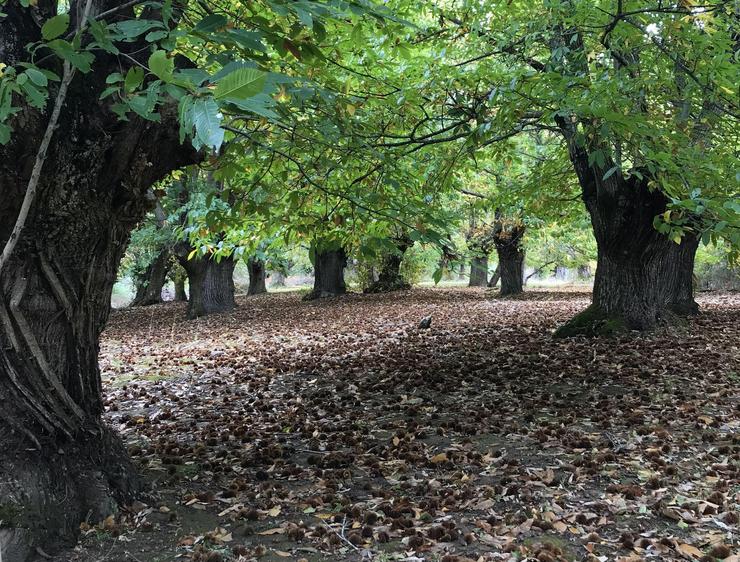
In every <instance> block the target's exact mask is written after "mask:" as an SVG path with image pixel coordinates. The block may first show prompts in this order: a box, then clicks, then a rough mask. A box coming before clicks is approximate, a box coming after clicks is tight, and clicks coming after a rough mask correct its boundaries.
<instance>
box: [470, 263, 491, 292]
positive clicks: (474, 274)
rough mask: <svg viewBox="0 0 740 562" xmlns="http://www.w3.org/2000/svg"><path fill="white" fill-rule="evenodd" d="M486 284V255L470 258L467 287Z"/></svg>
mask: <svg viewBox="0 0 740 562" xmlns="http://www.w3.org/2000/svg"><path fill="white" fill-rule="evenodd" d="M487 285H488V256H483V257H475V258H473V259H471V260H470V281H468V287H485V286H487Z"/></svg>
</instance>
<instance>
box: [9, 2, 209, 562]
mask: <svg viewBox="0 0 740 562" xmlns="http://www.w3.org/2000/svg"><path fill="white" fill-rule="evenodd" d="M97 5H98V4H96V6H97ZM3 12H6V13H9V15H8V17H7V18H0V60H3V61H4V62H5V63H7V64H9V65H15V64H16V63H18V62H19V61H18V59H16V58H15V57H16V56H23V49H22V48H20V49H15V48H14V47H13V46H12V45H11V46H10V48H9V47H8V45H7V41H13V40H14V39H17V40H18V41H19V42H20V45H21V46H22V45H23V44H25V43H27V42H31V41H37V40H38V39H39V27H38V25H37V24H36V23H34V21H33V19H32V18H31V15H32V10H29V9H27V8H21V7H20V6H18V5H17V4H16V3H15V2H10V3H6V4H5V5H4V6H3ZM70 12H71V13H77V12H76V11H75V5H74V4H73V6H72V8H71V9H70ZM26 24H27V25H26ZM24 26H25V27H24ZM112 62H114V63H115V64H114V65H113V64H112V65H111V68H115V69H116V70H120V69H119V64H120V61H117V59H113V61H112ZM104 64H106V63H105V60H99V61H96V65H100V68H101V69H100V70H99V71H96V72H94V73H90V74H87V75H84V76H83V75H81V74H78V75H77V76H76V77H75V79H74V80H73V82H72V84H71V86H70V92H69V95H68V97H67V101H66V104H65V106H64V107H63V109H62V113H61V117H60V120H59V124H58V127H57V132H56V133H55V136H54V137H53V139H52V142H51V145H50V146H49V150H48V153H47V158H46V161H45V164H44V168H43V172H42V175H41V179H40V183H39V186H38V191H37V195H36V199H35V200H34V202H33V205H32V207H31V211H30V213H29V215H28V218H27V221H26V223H25V226H24V228H23V230H22V231H21V236H20V238H19V241H18V245H17V246H16V247H15V250H14V252H13V254H12V256H11V258H10V261H9V262H8V264H7V266H6V267H5V268H4V269H3V271H2V273H1V274H0V451H1V452H2V454H0V514H1V515H0V518H1V519H2V520H3V523H2V528H0V551H2V559H3V561H4V562H8V561H10V562H21V561H24V560H26V558H27V556H28V555H29V554H30V553H32V552H33V551H34V550H35V548H36V547H40V548H43V549H44V550H45V551H47V552H49V553H52V554H53V553H54V552H55V551H56V549H57V548H58V547H59V546H60V545H61V544H62V543H64V542H69V541H70V540H71V541H74V539H75V535H76V533H77V532H78V530H79V523H80V522H81V521H83V520H84V519H85V518H86V517H89V519H90V521H99V520H101V519H102V518H104V517H105V516H106V515H108V514H110V513H111V512H112V511H113V510H114V509H115V506H116V505H117V504H119V503H121V502H126V501H128V500H130V499H131V498H132V496H133V494H134V493H135V492H136V491H137V489H138V486H139V484H138V482H137V478H136V476H135V474H134V470H133V468H132V465H131V463H130V461H129V460H128V457H127V455H126V452H125V450H124V447H123V445H122V443H121V441H120V439H119V438H118V436H117V435H116V434H114V433H113V432H111V430H110V429H109V428H107V427H106V426H105V425H104V424H103V422H102V420H101V417H100V416H101V413H102V411H103V401H102V397H101V381H100V373H99V370H98V351H99V336H100V333H101V331H102V330H103V328H104V326H105V323H106V321H107V318H108V314H109V310H110V297H111V291H112V288H113V284H114V282H115V279H116V270H117V268H118V264H119V261H120V259H121V256H122V254H123V252H124V250H125V247H126V244H127V243H128V238H129V234H130V232H131V230H132V229H133V228H134V226H135V225H136V224H137V223H138V222H139V221H140V220H141V219H142V218H143V216H144V214H145V212H146V211H147V208H148V206H150V205H151V201H150V200H148V199H147V197H146V193H147V190H148V188H149V187H150V186H151V185H152V184H153V183H154V182H156V181H159V180H160V179H161V178H163V177H164V176H165V175H166V174H167V173H169V172H170V171H171V170H173V169H175V168H178V167H180V166H182V165H185V164H186V163H189V162H191V161H193V160H194V158H195V155H194V153H193V152H192V150H190V149H188V148H187V147H182V146H181V145H180V143H179V140H178V127H177V124H176V117H175V112H174V111H169V110H167V109H164V110H163V111H162V118H161V121H162V122H161V123H154V122H151V121H144V120H142V119H139V118H137V117H135V116H131V118H130V120H129V121H127V122H121V121H119V120H118V118H117V117H116V116H115V115H114V114H113V113H112V112H110V111H109V110H108V103H107V102H106V103H105V104H103V105H101V104H100V103H99V101H98V98H99V96H100V92H101V91H102V90H103V89H104V88H105V87H106V85H105V76H106V75H107V72H105V70H104V67H103V65H104ZM56 70H57V71H58V69H56ZM124 71H125V69H124ZM52 90H53V87H52ZM50 97H51V99H52V100H53V99H54V95H53V91H52V95H51V96H50ZM50 103H51V102H50ZM49 113H50V111H44V112H37V111H35V110H31V109H29V108H23V110H22V111H21V112H20V113H18V114H17V116H16V117H14V118H13V121H12V124H13V125H14V129H15V130H14V132H13V136H12V137H11V140H10V142H9V143H8V144H6V145H4V146H0V194H1V196H0V248H4V247H5V245H6V244H7V242H8V239H9V235H10V232H11V230H12V228H13V225H14V223H15V221H16V218H17V217H18V216H19V212H20V208H21V204H22V201H23V198H24V194H25V192H26V188H27V185H28V181H29V176H30V174H31V169H32V167H33V163H34V158H35V156H36V152H37V148H38V143H39V139H40V138H41V137H42V134H43V131H44V129H45V127H46V124H47V119H48V116H49Z"/></svg>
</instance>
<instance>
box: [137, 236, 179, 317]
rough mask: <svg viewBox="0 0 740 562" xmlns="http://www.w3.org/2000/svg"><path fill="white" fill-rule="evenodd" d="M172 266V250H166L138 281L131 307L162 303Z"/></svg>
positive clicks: (153, 261) (155, 259)
mask: <svg viewBox="0 0 740 562" xmlns="http://www.w3.org/2000/svg"><path fill="white" fill-rule="evenodd" d="M170 264H171V261H170V249H169V248H165V249H164V250H162V251H161V252H160V253H159V254H158V255H157V256H156V257H155V258H154V260H152V263H150V264H149V266H148V267H147V268H146V271H145V272H144V274H143V275H142V276H141V277H140V278H139V279H137V282H136V296H135V297H134V300H133V301H132V302H131V306H149V305H152V304H159V303H161V302H162V289H163V288H164V284H165V281H166V280H167V273H168V271H169V268H170Z"/></svg>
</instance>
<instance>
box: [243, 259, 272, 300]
mask: <svg viewBox="0 0 740 562" xmlns="http://www.w3.org/2000/svg"><path fill="white" fill-rule="evenodd" d="M247 269H249V289H248V290H247V294H248V295H260V294H262V293H266V292H267V285H266V284H265V278H266V276H267V271H266V270H265V262H264V261H262V260H258V259H254V258H249V259H248V260H247Z"/></svg>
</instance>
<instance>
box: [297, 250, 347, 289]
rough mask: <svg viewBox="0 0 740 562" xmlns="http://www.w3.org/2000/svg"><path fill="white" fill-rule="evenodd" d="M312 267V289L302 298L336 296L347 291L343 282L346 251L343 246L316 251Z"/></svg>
mask: <svg viewBox="0 0 740 562" xmlns="http://www.w3.org/2000/svg"><path fill="white" fill-rule="evenodd" d="M313 267H314V282H313V291H311V292H310V293H309V294H307V295H306V296H305V297H304V300H312V299H323V298H327V297H336V296H339V295H343V294H344V293H346V292H347V286H346V285H345V283H344V268H345V267H347V253H346V252H345V251H344V248H339V249H335V250H321V251H317V252H316V256H315V260H314V266H313Z"/></svg>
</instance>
